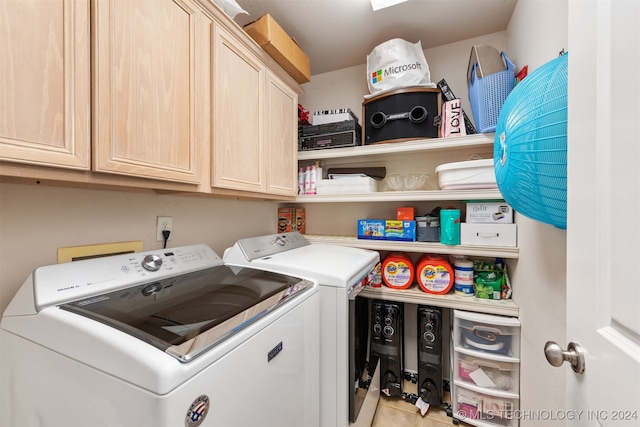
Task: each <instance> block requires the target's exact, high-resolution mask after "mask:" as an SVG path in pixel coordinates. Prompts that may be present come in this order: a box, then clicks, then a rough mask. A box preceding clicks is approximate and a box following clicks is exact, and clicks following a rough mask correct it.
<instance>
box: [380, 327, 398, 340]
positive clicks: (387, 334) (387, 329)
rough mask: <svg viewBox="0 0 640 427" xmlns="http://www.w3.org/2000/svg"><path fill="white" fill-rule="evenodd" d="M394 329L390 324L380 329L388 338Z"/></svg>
mask: <svg viewBox="0 0 640 427" xmlns="http://www.w3.org/2000/svg"><path fill="white" fill-rule="evenodd" d="M394 332H395V331H394V330H393V328H392V327H391V326H385V327H384V329H383V330H382V335H384V336H385V337H387V338H390V337H391V336H392V335H393V334H394Z"/></svg>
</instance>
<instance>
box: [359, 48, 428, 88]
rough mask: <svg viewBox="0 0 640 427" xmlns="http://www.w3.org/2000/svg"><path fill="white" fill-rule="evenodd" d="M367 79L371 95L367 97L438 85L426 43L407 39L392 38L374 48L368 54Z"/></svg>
mask: <svg viewBox="0 0 640 427" xmlns="http://www.w3.org/2000/svg"><path fill="white" fill-rule="evenodd" d="M367 81H368V84H369V93H370V94H369V95H365V98H371V97H373V96H376V95H379V94H381V93H383V92H388V91H392V90H396V89H401V88H405V87H411V86H421V87H431V88H435V87H436V85H435V84H434V83H432V82H431V75H430V73H429V65H428V64H427V60H426V59H425V57H424V52H423V50H422V43H420V41H418V42H416V43H410V42H408V41H406V40H403V39H391V40H388V41H386V42H384V43H382V44H379V45H378V46H376V47H375V48H373V50H372V51H371V53H370V54H369V55H367Z"/></svg>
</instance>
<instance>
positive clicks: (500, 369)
mask: <svg viewBox="0 0 640 427" xmlns="http://www.w3.org/2000/svg"><path fill="white" fill-rule="evenodd" d="M453 366H454V370H453V377H454V379H455V380H458V381H459V382H460V383H461V384H463V383H466V384H469V385H474V386H478V387H483V388H486V389H488V390H501V391H505V392H508V393H514V394H517V393H518V392H519V390H520V360H519V359H515V358H512V357H501V356H494V357H491V358H489V357H481V356H478V355H477V354H476V353H475V352H472V351H469V352H467V351H466V350H462V349H456V350H455V355H454V362H453Z"/></svg>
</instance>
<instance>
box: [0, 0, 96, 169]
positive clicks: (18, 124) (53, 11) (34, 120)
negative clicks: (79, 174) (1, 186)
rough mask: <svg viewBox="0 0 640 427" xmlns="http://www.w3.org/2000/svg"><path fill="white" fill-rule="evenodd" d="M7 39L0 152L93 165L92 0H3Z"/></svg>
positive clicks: (1, 56) (0, 46)
mask: <svg viewBox="0 0 640 427" xmlns="http://www.w3.org/2000/svg"><path fill="white" fill-rule="evenodd" d="M0 41H1V42H0V160H3V161H10V162H19V163H29V164H34V165H46V166H55V167H65V168H74V169H89V167H90V160H89V158H90V157H89V156H90V154H89V145H90V139H89V138H90V129H91V128H90V105H91V101H90V96H91V94H90V81H91V76H90V56H89V55H90V54H89V49H90V40H89V0H31V1H24V0H3V1H2V2H0Z"/></svg>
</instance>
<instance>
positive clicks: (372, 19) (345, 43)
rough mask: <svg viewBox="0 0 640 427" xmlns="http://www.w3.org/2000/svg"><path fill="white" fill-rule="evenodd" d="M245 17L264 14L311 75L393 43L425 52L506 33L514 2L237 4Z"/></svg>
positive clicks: (297, 0)
mask: <svg viewBox="0 0 640 427" xmlns="http://www.w3.org/2000/svg"><path fill="white" fill-rule="evenodd" d="M236 1H237V3H238V4H239V5H240V6H242V8H243V9H244V10H246V11H247V12H248V13H249V15H246V14H239V15H237V16H236V17H235V21H236V22H237V23H238V24H240V26H243V25H246V24H248V23H249V22H252V21H255V20H256V19H258V18H260V17H261V16H262V15H264V14H265V13H269V14H271V16H273V18H274V19H275V20H276V21H277V22H278V23H279V24H280V26H282V28H284V30H285V31H286V32H287V33H288V34H289V35H290V36H292V37H293V38H294V39H296V41H297V42H298V44H299V45H300V46H301V47H302V49H303V50H304V51H305V53H306V54H307V55H308V56H309V59H310V62H311V74H312V75H314V74H321V73H326V72H329V71H335V70H339V69H341V68H346V67H351V66H354V65H360V64H364V63H366V58H367V54H369V53H370V52H371V50H372V49H373V48H374V47H375V46H377V45H378V44H380V43H382V42H384V41H387V40H389V39H392V38H403V39H405V40H407V41H410V42H417V41H421V42H422V48H423V49H427V48H431V47H435V46H441V45H445V44H449V43H454V42H458V41H461V40H466V39H469V38H473V37H478V36H481V35H485V34H490V33H495V32H498V31H503V30H506V28H507V24H508V23H509V19H511V14H512V13H513V9H514V8H515V5H516V2H517V0H409V1H407V2H406V3H401V4H398V5H396V6H392V7H389V8H387V9H382V10H379V11H377V12H373V9H372V8H371V4H370V2H369V0H236Z"/></svg>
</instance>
